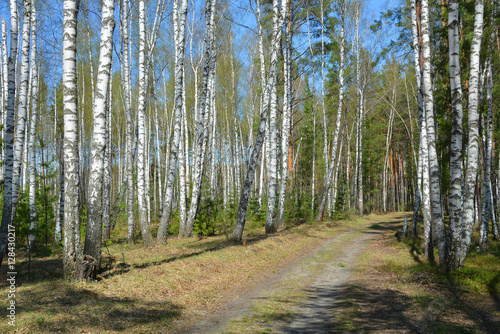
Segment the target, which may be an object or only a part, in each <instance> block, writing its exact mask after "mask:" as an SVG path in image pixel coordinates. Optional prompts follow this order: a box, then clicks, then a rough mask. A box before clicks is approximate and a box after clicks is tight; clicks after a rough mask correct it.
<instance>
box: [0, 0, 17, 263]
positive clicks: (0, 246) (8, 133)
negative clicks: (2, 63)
mask: <svg viewBox="0 0 500 334" xmlns="http://www.w3.org/2000/svg"><path fill="white" fill-rule="evenodd" d="M17 21H18V18H17V2H16V1H15V0H11V1H10V54H9V61H8V72H9V73H8V81H9V82H8V94H7V95H8V98H7V115H6V116H7V117H6V122H5V132H4V134H5V137H4V141H5V155H4V161H5V163H4V201H3V211H2V224H1V226H0V264H1V263H2V259H3V255H4V254H5V249H6V248H7V231H8V228H9V226H10V225H11V224H12V169H13V164H14V129H15V127H14V122H15V99H16V60H17V33H18V26H17V25H18V22H17ZM4 41H5V40H4Z"/></svg>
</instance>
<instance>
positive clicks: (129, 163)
mask: <svg viewBox="0 0 500 334" xmlns="http://www.w3.org/2000/svg"><path fill="white" fill-rule="evenodd" d="M129 4H130V2H129V0H123V2H122V12H121V20H122V24H121V34H122V35H121V38H122V48H123V50H122V64H121V70H122V87H123V99H124V105H125V117H126V140H127V143H126V150H125V155H126V179H127V242H128V243H129V244H133V243H134V158H133V151H132V146H133V136H134V128H133V121H132V96H131V94H132V92H131V90H132V88H131V73H130V72H131V69H130V49H129V45H130V43H129Z"/></svg>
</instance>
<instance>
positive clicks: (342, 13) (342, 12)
mask: <svg viewBox="0 0 500 334" xmlns="http://www.w3.org/2000/svg"><path fill="white" fill-rule="evenodd" d="M345 15H346V4H345V2H343V1H342V3H341V4H340V17H341V19H340V22H341V23H340V25H341V26H340V64H339V105H338V108H337V121H336V128H335V134H334V137H333V146H332V155H331V159H330V163H329V165H328V166H329V167H328V176H327V178H326V180H325V187H324V189H323V195H322V196H321V202H320V204H319V208H318V214H317V217H316V220H318V221H321V220H322V219H323V212H324V210H325V205H326V202H327V199H328V193H329V191H330V188H331V186H332V182H333V179H334V173H333V172H332V171H331V170H332V169H333V168H334V166H335V162H336V161H337V159H338V155H337V151H338V147H337V146H338V140H339V134H340V127H341V119H342V108H343V101H344V58H345V31H344V25H345ZM325 135H326V134H325Z"/></svg>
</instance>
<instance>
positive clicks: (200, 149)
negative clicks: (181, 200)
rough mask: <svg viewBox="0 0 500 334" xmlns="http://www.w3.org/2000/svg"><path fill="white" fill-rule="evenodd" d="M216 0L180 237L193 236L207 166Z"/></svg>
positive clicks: (209, 10) (209, 12)
mask: <svg viewBox="0 0 500 334" xmlns="http://www.w3.org/2000/svg"><path fill="white" fill-rule="evenodd" d="M215 9H216V7H215V0H211V1H208V2H207V5H206V7H205V18H206V22H205V27H206V28H205V29H206V31H205V54H204V59H203V78H202V83H201V98H200V99H201V103H200V106H199V110H198V111H197V112H198V118H197V121H198V123H197V125H196V129H195V138H194V140H193V145H194V148H195V149H194V152H195V158H194V165H193V175H192V177H193V191H192V193H191V205H190V207H189V213H188V219H187V224H186V229H185V230H184V231H179V236H180V237H191V236H192V234H193V225H194V220H195V218H196V214H197V212H198V206H199V203H200V199H201V189H202V185H203V171H204V167H205V151H206V145H207V140H208V126H207V122H208V115H209V108H210V94H209V88H210V84H211V80H214V78H215Z"/></svg>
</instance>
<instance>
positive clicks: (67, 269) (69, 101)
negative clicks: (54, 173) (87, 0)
mask: <svg viewBox="0 0 500 334" xmlns="http://www.w3.org/2000/svg"><path fill="white" fill-rule="evenodd" d="M78 9H79V8H78V1H77V0H65V1H64V3H63V16H64V23H63V32H64V34H63V105H64V107H63V108H64V110H63V112H64V187H65V189H64V222H63V224H64V228H63V234H64V242H63V247H64V248H63V269H64V276H65V277H66V278H71V277H73V275H74V271H75V266H76V261H77V259H78V257H79V256H80V254H79V250H80V239H79V235H80V201H79V193H80V156H79V154H80V153H79V145H78V143H79V135H78V130H79V126H78V96H77V94H78V91H77V77H76V58H77V56H76V38H77V16H78Z"/></svg>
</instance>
